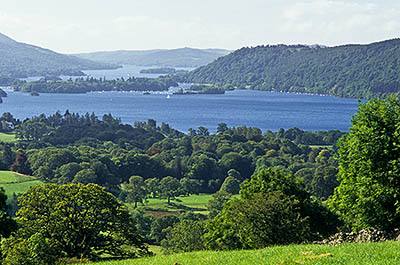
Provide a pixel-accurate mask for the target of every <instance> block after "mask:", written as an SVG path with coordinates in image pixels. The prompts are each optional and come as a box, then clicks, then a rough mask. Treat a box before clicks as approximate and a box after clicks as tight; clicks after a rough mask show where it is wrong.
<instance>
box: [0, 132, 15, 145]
mask: <svg viewBox="0 0 400 265" xmlns="http://www.w3.org/2000/svg"><path fill="white" fill-rule="evenodd" d="M15 141H17V139H16V138H15V135H14V134H13V133H0V142H6V143H11V142H15Z"/></svg>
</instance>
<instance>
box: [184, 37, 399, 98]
mask: <svg viewBox="0 0 400 265" xmlns="http://www.w3.org/2000/svg"><path fill="white" fill-rule="evenodd" d="M399 43H400V40H399V39H393V40H387V41H383V42H377V43H372V44H369V45H345V46H337V47H328V48H323V47H309V46H304V45H292V46H287V45H275V46H257V47H252V48H242V49H240V50H237V51H235V52H233V53H231V54H229V55H227V56H224V57H221V58H219V59H217V60H216V61H214V62H213V63H211V64H209V65H206V66H203V67H200V68H198V69H195V70H194V71H192V72H189V73H188V74H187V75H186V80H187V81H190V82H196V83H207V84H215V85H219V86H221V85H232V86H234V87H236V88H250V89H257V90H273V91H290V92H306V93H316V94H321V93H322V94H331V95H336V96H341V97H356V98H371V97H374V96H387V95H389V94H390V93H398V92H399V88H400V75H399V70H398V68H397V67H396V66H397V65H398V56H399V52H400V50H399V46H400V44H399Z"/></svg>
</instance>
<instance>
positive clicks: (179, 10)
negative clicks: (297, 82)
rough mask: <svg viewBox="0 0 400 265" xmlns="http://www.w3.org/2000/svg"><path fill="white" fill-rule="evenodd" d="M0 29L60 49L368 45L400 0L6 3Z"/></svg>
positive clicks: (388, 32) (383, 32)
mask: <svg viewBox="0 0 400 265" xmlns="http://www.w3.org/2000/svg"><path fill="white" fill-rule="evenodd" d="M0 32H1V33H4V34H6V35H8V36H10V37H12V38H14V39H15V40H17V41H20V42H26V43H30V44H35V45H38V46H41V47H44V48H49V49H52V50H55V51H58V52H64V53H74V52H90V51H100V50H119V49H130V50H138V49H154V48H180V47H197V48H225V49H238V48H240V47H243V46H256V45H260V44H277V43H285V44H297V43H301V44H315V43H318V44H324V45H329V46H332V45H338V44H346V43H370V42H374V41H379V40H384V39H390V38H398V37H400V0H371V1H368V0H364V1H363V0H346V1H344V0H343V1H341V0H301V1H300V0H299V1H298V0H243V1H239V0H0Z"/></svg>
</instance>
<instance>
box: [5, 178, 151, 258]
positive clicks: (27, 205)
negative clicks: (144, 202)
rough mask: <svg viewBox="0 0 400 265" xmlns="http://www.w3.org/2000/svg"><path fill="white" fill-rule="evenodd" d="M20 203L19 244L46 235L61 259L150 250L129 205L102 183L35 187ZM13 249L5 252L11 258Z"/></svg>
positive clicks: (124, 255)
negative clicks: (136, 224)
mask: <svg viewBox="0 0 400 265" xmlns="http://www.w3.org/2000/svg"><path fill="white" fill-rule="evenodd" d="M20 205H21V208H20V209H19V211H18V212H17V218H16V220H17V222H18V225H19V229H18V231H17V232H16V234H15V236H14V240H16V241H17V242H21V241H23V240H28V239H29V238H31V237H32V236H33V235H34V234H36V233H40V234H41V235H42V236H43V237H44V238H45V240H46V242H48V244H49V245H50V247H51V248H52V249H55V250H56V251H57V253H58V257H60V258H61V257H68V258H73V257H76V258H92V259H94V258H98V257H100V256H101V255H104V254H106V255H110V256H112V257H135V256H138V255H143V254H145V253H147V249H146V247H145V246H144V245H143V243H142V239H141V237H140V236H139V235H138V234H137V231H136V228H135V224H134V223H133V221H132V219H131V217H130V216H129V212H128V210H127V209H126V207H125V206H123V205H121V204H120V203H119V202H118V200H117V199H116V198H115V197H114V196H113V195H112V194H110V193H108V192H106V191H105V190H104V188H102V187H100V186H98V185H96V184H88V185H83V184H65V185H55V184H46V185H38V186H34V187H31V188H30V189H29V190H28V191H27V192H25V193H24V194H23V195H22V196H21V197H20ZM125 246H131V247H132V248H131V249H130V250H128V249H126V248H124V247H125ZM13 251H14V250H13V249H12V248H10V249H8V250H7V251H5V253H3V254H4V255H5V257H7V256H8V255H10V253H12V252H13Z"/></svg>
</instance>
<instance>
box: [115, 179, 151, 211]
mask: <svg viewBox="0 0 400 265" xmlns="http://www.w3.org/2000/svg"><path fill="white" fill-rule="evenodd" d="M121 190H122V191H123V192H126V193H127V196H126V199H125V200H126V202H133V203H135V208H137V204H138V202H140V203H143V200H144V199H145V198H146V195H147V190H146V184H145V183H144V180H143V178H142V177H141V176H132V177H130V178H129V182H124V183H122V184H121Z"/></svg>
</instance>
